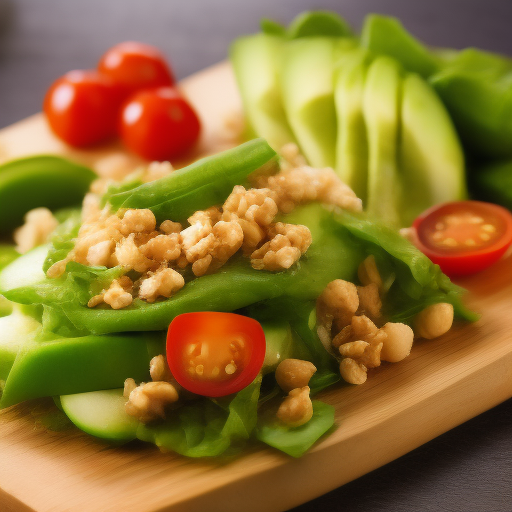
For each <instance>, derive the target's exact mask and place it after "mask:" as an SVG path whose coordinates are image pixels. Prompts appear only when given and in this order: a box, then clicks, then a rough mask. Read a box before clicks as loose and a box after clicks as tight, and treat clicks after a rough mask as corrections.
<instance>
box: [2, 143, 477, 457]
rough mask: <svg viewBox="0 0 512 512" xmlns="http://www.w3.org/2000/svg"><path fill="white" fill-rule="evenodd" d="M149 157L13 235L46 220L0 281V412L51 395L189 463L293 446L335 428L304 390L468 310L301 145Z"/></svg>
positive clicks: (96, 424) (356, 375)
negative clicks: (41, 239)
mask: <svg viewBox="0 0 512 512" xmlns="http://www.w3.org/2000/svg"><path fill="white" fill-rule="evenodd" d="M152 165H153V166H154V165H155V164H152ZM162 166H163V167H164V169H160V171H161V172H162V173H164V174H165V173H166V175H164V176H163V177H160V178H159V179H157V180H154V181H146V180H147V179H148V172H147V170H144V171H141V172H139V173H138V174H136V175H132V176H131V177H130V178H129V179H127V180H125V181H124V182H122V183H120V184H115V185H112V184H111V185H110V186H105V185H106V184H105V183H102V182H101V181H100V182H98V181H96V182H93V185H92V190H93V191H91V192H89V193H88V194H86V196H85V198H84V203H83V207H82V209H81V211H77V210H71V211H70V210H68V211H65V212H61V213H60V214H58V215H56V216H55V217H54V216H53V215H51V214H49V212H47V211H39V212H38V211H37V210H36V211H33V212H32V213H31V214H29V216H27V222H26V224H25V225H24V226H23V227H21V228H20V229H19V230H18V231H17V233H16V238H17V239H18V240H23V239H24V237H25V236H26V233H29V234H31V233H33V232H34V230H35V231H37V230H38V229H39V230H42V226H43V225H47V223H48V216H49V218H51V219H52V223H51V224H52V225H51V226H50V227H49V229H50V231H51V233H52V234H51V238H50V240H51V241H50V243H49V244H46V245H41V246H38V247H36V248H34V249H32V250H30V251H28V252H26V254H24V255H23V256H21V257H19V258H18V259H16V260H14V261H13V262H12V263H11V264H9V265H8V266H6V267H5V268H4V269H3V271H2V273H1V274H0V287H1V289H2V294H3V295H4V297H5V298H6V299H7V300H8V301H10V303H11V305H12V307H13V312H12V313H11V314H10V315H8V316H5V317H4V318H2V319H0V321H2V322H3V323H4V324H5V326H6V329H9V330H10V333H11V334H10V335H8V340H7V342H6V343H3V344H2V348H1V350H2V361H3V365H2V375H1V378H2V380H3V381H4V382H5V384H3V389H2V398H1V401H0V406H1V407H9V406H11V405H14V404H16V403H19V402H22V401H24V400H29V399H33V398H39V397H43V396H57V397H60V398H58V399H57V403H58V404H59V406H60V407H62V409H63V411H64V412H65V413H66V414H67V415H68V417H69V418H70V419H71V420H72V421H73V422H74V423H75V424H76V425H77V426H79V427H80V428H82V429H83V430H85V431H86V432H89V433H91V434H93V435H97V436H100V437H102V438H105V439H111V440H113V441H129V440H132V439H135V438H137V439H140V440H142V441H146V442H151V443H154V444H156V445H157V446H158V447H160V448H161V449H165V450H172V451H175V452H177V453H180V454H182V455H187V456H191V457H199V456H215V455H220V454H222V453H225V452H231V451H233V450H235V449H237V448H239V447H240V446H241V445H243V444H244V443H245V442H246V441H248V440H258V441H259V442H263V443H266V444H268V445H270V446H273V447H275V448H277V449H280V450H282V451H284V452H286V453H288V454H290V455H292V456H300V455H301V454H302V453H304V452H305V451H306V450H307V449H308V448H309V447H310V446H311V445H312V444H313V443H314V442H315V441H317V440H318V439H319V438H320V437H321V436H322V435H323V434H325V433H326V432H327V431H329V429H331V428H332V427H333V425H334V410H333V408H332V407H331V406H329V405H327V404H325V403H322V402H321V401H319V400H317V399H316V398H315V396H314V395H316V393H318V392H319V391H321V390H322V389H324V388H325V387H327V386H330V385H333V384H335V383H336V382H338V381H340V380H341V379H343V380H345V381H346V382H349V383H352V384H361V383H363V382H364V381H365V380H366V378H367V376H368V374H370V375H371V368H373V367H375V366H378V365H380V364H381V360H382V361H389V362H394V361H399V360H401V359H403V358H404V357H406V356H407V355H408V354H409V352H410V350H411V346H412V343H413V336H414V334H413V329H412V328H411V327H410V326H413V327H414V329H415V330H416V334H417V335H418V336H422V337H426V338H433V337H436V336H438V335H440V334H442V333H444V332H446V331H447V330H448V329H449V328H450V327H451V324H452V321H453V317H454V315H455V316H457V317H460V318H463V319H469V320H471V319H473V318H474V316H473V315H472V314H471V313H470V312H468V311H467V310H466V309H465V308H464V307H463V305H462V303H461V294H462V290H461V289H460V288H459V287H457V286H455V285H454V284H452V283H451V282H450V280H449V279H448V278H447V277H446V276H445V275H444V274H443V273H442V272H441V271H440V269H439V267H437V266H436V265H434V264H433V263H432V262H431V261H430V260H429V259H428V258H427V257H426V256H424V255H423V254H422V253H420V252H419V251H418V250H417V249H416V248H415V247H414V246H413V245H412V244H411V243H410V242H408V241H407V240H406V239H404V238H403V237H402V236H400V235H399V234H398V233H397V232H396V231H394V230H392V229H390V228H388V227H386V226H385V225H382V224H379V223H375V222H373V221H371V220H369V219H368V218H367V216H366V215H365V214H364V213H361V211H360V210H361V208H362V204H361V201H360V199H358V198H357V197H356V195H355V194H354V193H353V192H352V190H351V189H350V188H348V187H347V186H346V185H345V184H344V183H343V182H341V181H340V180H339V178H338V177H337V176H336V174H335V173H334V171H332V169H315V168H312V167H310V166H308V165H306V164H305V161H304V159H303V157H302V156H301V155H300V154H299V153H298V151H297V148H296V146H288V147H285V148H284V150H283V152H282V154H281V155H278V154H276V153H275V151H274V150H273V149H271V148H270V146H269V145H268V144H267V143H266V142H265V141H264V140H261V139H255V140H253V141H250V142H247V143H245V144H242V145H240V146H238V147H236V148H234V149H232V150H228V151H225V152H223V153H220V154H218V155H214V156H212V157H207V158H205V159H203V160H199V161H198V162H195V163H193V164H192V165H190V166H188V167H185V168H183V169H180V170H177V171H176V170H172V168H171V167H170V166H169V165H166V164H160V167H162ZM45 216H46V218H44V217H45ZM56 217H59V219H60V222H59V221H58V220H57V218H56ZM225 315H228V317H225ZM226 318H227V319H226ZM169 324H170V327H169ZM167 330H168V334H167V340H166V333H167ZM3 332H6V331H5V330H4V331H3ZM263 340H265V343H263ZM311 396H313V400H312V399H311Z"/></svg>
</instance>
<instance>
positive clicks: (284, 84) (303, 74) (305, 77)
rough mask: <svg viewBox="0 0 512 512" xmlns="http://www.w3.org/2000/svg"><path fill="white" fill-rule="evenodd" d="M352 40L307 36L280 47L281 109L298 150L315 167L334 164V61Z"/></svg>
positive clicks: (349, 47) (352, 43)
mask: <svg viewBox="0 0 512 512" xmlns="http://www.w3.org/2000/svg"><path fill="white" fill-rule="evenodd" d="M355 44H356V43H355V41H354V40H352V39H346V38H333V37H330V38H329V37H311V38H300V39H296V40H293V41H289V42H288V43H287V44H286V46H285V47H284V48H283V55H282V68H281V73H280V84H281V96H282V99H283V104H284V110H285V112H286V115H287V117H288V120H289V123H290V126H291V127H292V129H293V132H294V134H295V137H296V138H297V140H298V142H299V145H300V147H301V149H302V152H303V153H304V155H305V157H306V158H307V160H308V161H309V162H310V164H311V165H313V166H315V167H334V165H335V161H336V156H335V145H336V116H335V109H334V88H333V72H334V63H335V62H336V61H337V60H338V59H339V58H340V57H341V56H342V55H343V54H344V53H346V52H347V51H348V50H350V49H351V48H353V47H354V46H355Z"/></svg>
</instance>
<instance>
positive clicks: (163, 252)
mask: <svg viewBox="0 0 512 512" xmlns="http://www.w3.org/2000/svg"><path fill="white" fill-rule="evenodd" d="M139 249H140V251H141V252H142V254H144V256H146V258H149V259H152V260H155V261H158V262H159V263H162V262H164V261H165V262H167V261H174V260H177V259H178V258H179V257H180V254H181V244H180V236H179V234H178V233H172V234H170V235H157V236H155V237H154V238H151V240H149V241H148V242H147V243H145V244H144V245H141V246H140V247H139Z"/></svg>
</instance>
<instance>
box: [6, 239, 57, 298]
mask: <svg viewBox="0 0 512 512" xmlns="http://www.w3.org/2000/svg"><path fill="white" fill-rule="evenodd" d="M49 248H50V246H49V245H40V246H39V247H36V248H35V249H32V250H31V251H29V252H27V253H26V254H23V256H20V257H19V258H17V259H16V260H14V261H13V262H12V263H10V264H9V265H7V266H6V267H5V268H4V269H2V271H1V272H0V292H7V291H9V290H12V289H14V288H19V287H20V286H28V285H31V284H35V283H39V282H40V281H42V280H43V279H45V277H46V276H45V274H44V272H43V263H44V261H45V259H46V255H47V254H48V250H49Z"/></svg>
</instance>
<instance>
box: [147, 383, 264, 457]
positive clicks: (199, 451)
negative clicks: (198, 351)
mask: <svg viewBox="0 0 512 512" xmlns="http://www.w3.org/2000/svg"><path fill="white" fill-rule="evenodd" d="M260 385H261V379H260V378H259V379H256V381H255V382H253V383H252V384H250V385H249V386H247V387H246V388H244V389H243V390H242V391H239V392H238V393H237V394H236V395H234V397H226V399H224V400H216V401H213V400H210V399H207V398H203V399H199V400H196V401H194V402H191V403H189V404H185V405H183V406H182V407H180V408H179V409H176V410H175V411H174V414H172V415H169V418H168V419H166V420H165V421H164V422H161V423H155V424H147V425H144V424H140V426H139V428H138V429H137V438H138V439H140V440H141V441H148V442H150V443H154V444H156V445H157V446H158V447H159V448H160V449H164V450H172V451H174V452H177V453H179V454H181V455H186V456H187V457H215V456H218V455H221V454H223V453H225V452H226V451H227V450H228V448H231V449H232V450H234V449H236V448H237V446H238V447H240V446H243V444H244V443H245V441H247V440H248V439H249V438H250V437H251V434H252V433H253V431H254V429H255V427H256V421H257V405H258V397H259V392H260Z"/></svg>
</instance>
